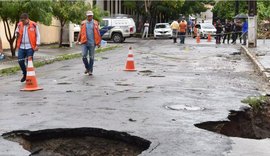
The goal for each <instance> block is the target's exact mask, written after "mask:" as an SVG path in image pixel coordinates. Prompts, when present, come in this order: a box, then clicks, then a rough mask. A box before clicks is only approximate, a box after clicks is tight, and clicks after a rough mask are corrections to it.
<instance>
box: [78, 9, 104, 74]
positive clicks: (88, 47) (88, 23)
mask: <svg viewBox="0 0 270 156" xmlns="http://www.w3.org/2000/svg"><path fill="white" fill-rule="evenodd" d="M86 16H87V20H85V21H83V22H82V25H81V31H80V33H79V36H78V41H77V43H79V42H80V43H81V44H82V60H83V63H84V66H85V72H84V73H85V74H88V75H89V76H91V75H93V66H94V55H95V48H96V46H97V47H100V43H101V35H100V32H99V24H98V22H97V21H96V20H94V19H93V16H94V13H93V12H92V11H87V13H86ZM87 55H89V62H88V59H87Z"/></svg>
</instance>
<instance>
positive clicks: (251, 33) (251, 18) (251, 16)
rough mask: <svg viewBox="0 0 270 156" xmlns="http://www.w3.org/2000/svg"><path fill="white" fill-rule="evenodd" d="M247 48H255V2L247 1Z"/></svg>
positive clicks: (253, 0)
mask: <svg viewBox="0 0 270 156" xmlns="http://www.w3.org/2000/svg"><path fill="white" fill-rule="evenodd" d="M248 47H250V48H254V47H257V1H256V0H250V1H248Z"/></svg>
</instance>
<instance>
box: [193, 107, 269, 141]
mask: <svg viewBox="0 0 270 156" xmlns="http://www.w3.org/2000/svg"><path fill="white" fill-rule="evenodd" d="M195 126H196V127H198V128H201V129H205V130H208V131H212V132H216V133H220V134H223V135H226V136H231V137H240V138H249V139H264V138H270V105H269V104H266V105H262V106H261V108H260V109H254V108H250V107H245V108H243V109H242V110H240V111H230V113H229V115H228V120H227V121H209V122H203V123H198V124H195Z"/></svg>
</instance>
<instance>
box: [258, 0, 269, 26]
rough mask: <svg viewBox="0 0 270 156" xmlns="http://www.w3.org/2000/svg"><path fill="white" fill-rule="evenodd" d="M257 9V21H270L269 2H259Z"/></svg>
mask: <svg viewBox="0 0 270 156" xmlns="http://www.w3.org/2000/svg"><path fill="white" fill-rule="evenodd" d="M257 7H258V8H257V10H258V16H259V19H260V20H268V21H270V1H259V2H257Z"/></svg>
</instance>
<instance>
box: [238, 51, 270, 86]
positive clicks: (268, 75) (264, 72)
mask: <svg viewBox="0 0 270 156" xmlns="http://www.w3.org/2000/svg"><path fill="white" fill-rule="evenodd" d="M241 53H244V54H246V55H247V56H248V58H249V59H250V60H251V61H252V63H253V64H254V65H255V67H256V69H257V70H258V72H259V73H260V74H262V76H263V78H264V79H265V80H266V81H267V82H270V73H268V72H267V70H266V69H265V68H264V66H263V65H262V64H261V62H260V61H259V60H258V59H257V57H256V55H255V54H254V53H253V52H251V51H250V50H248V48H247V47H245V46H241Z"/></svg>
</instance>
